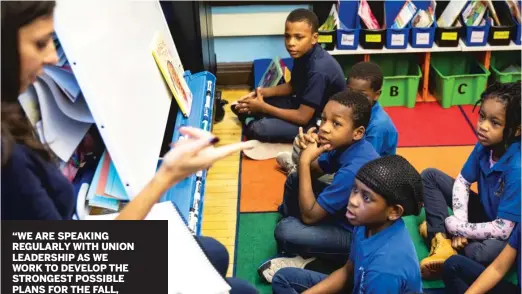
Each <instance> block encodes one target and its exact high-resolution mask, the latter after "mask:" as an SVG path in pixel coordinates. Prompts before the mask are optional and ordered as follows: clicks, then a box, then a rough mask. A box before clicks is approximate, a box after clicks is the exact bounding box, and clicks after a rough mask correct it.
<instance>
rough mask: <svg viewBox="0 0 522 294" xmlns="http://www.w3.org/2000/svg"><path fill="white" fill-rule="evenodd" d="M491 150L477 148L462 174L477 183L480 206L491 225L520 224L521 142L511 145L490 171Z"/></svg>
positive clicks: (479, 146)
mask: <svg viewBox="0 0 522 294" xmlns="http://www.w3.org/2000/svg"><path fill="white" fill-rule="evenodd" d="M489 158H490V149H489V148H484V147H483V146H482V145H480V143H477V145H475V149H473V152H471V155H470V156H469V158H468V160H467V161H466V164H464V167H463V168H462V171H461V174H462V176H463V177H464V179H466V181H468V182H469V183H474V182H477V181H478V192H479V196H480V202H481V203H482V206H483V207H484V211H485V212H486V215H487V217H488V219H489V220H490V221H493V220H495V219H496V218H503V219H507V220H510V221H514V222H519V221H520V191H521V190H520V142H515V143H512V144H511V145H510V146H509V147H508V149H507V151H506V153H504V155H502V156H501V157H500V159H499V161H498V162H497V163H495V164H494V165H493V167H491V168H490V162H489Z"/></svg>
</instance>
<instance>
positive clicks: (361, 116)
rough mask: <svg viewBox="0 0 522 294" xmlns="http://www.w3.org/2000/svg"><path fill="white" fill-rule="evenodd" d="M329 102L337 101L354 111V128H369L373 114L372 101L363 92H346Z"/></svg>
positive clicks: (340, 93) (333, 97)
mask: <svg viewBox="0 0 522 294" xmlns="http://www.w3.org/2000/svg"><path fill="white" fill-rule="evenodd" d="M329 101H336V102H338V103H340V104H342V105H344V106H346V107H349V108H351V109H352V120H353V127H354V128H358V127H360V126H363V127H364V128H365V129H367V128H368V124H369V123H370V116H371V113H372V106H371V104H370V101H369V100H368V98H367V97H366V95H364V94H363V93H362V92H359V91H355V90H351V89H348V90H344V91H342V92H339V93H337V94H335V95H333V96H332V97H331V98H330V100H329Z"/></svg>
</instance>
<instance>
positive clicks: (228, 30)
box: [212, 4, 309, 63]
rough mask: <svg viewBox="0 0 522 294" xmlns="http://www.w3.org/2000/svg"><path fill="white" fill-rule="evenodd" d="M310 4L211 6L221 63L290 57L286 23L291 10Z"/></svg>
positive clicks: (216, 47)
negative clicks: (286, 44) (285, 43)
mask: <svg viewBox="0 0 522 294" xmlns="http://www.w3.org/2000/svg"><path fill="white" fill-rule="evenodd" d="M297 8H309V6H308V5H296V4H293V5H245V6H221V7H212V30H213V34H214V50H215V52H216V58H217V62H218V63H223V62H249V61H252V60H254V59H258V58H273V57H275V56H279V57H282V58H286V57H289V55H288V53H287V52H286V49H285V45H284V37H283V34H284V21H285V19H286V16H288V13H290V11H292V10H294V9H297Z"/></svg>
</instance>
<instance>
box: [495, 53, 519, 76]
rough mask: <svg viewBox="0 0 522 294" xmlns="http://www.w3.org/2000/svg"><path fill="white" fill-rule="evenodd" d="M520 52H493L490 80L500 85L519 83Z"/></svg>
mask: <svg viewBox="0 0 522 294" xmlns="http://www.w3.org/2000/svg"><path fill="white" fill-rule="evenodd" d="M520 64H521V63H520V52H519V51H516V52H493V54H491V62H490V65H491V80H492V81H495V82H500V83H512V82H517V81H520V80H521V78H522V72H521V70H520Z"/></svg>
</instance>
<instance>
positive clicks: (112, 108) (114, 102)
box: [55, 0, 176, 198]
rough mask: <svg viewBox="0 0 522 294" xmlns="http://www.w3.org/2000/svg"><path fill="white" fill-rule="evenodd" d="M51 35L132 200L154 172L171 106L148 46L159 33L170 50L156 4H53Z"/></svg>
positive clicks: (92, 1)
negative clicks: (74, 77) (55, 34)
mask: <svg viewBox="0 0 522 294" xmlns="http://www.w3.org/2000/svg"><path fill="white" fill-rule="evenodd" d="M55 29H56V33H57V35H58V38H59V39H60V42H61V44H62V46H63V48H64V51H65V54H66V55H67V58H68V60H69V62H70V64H71V67H72V69H73V72H74V74H75V76H76V79H77V80H78V83H79V85H80V87H81V89H82V92H83V94H84V96H85V100H86V101H87V104H88V106H89V109H90V110H91V113H92V115H93V117H94V120H95V122H96V124H97V126H98V129H99V130H100V133H101V136H102V138H103V140H104V142H105V145H106V146H107V149H108V151H109V153H110V154H111V157H112V160H113V161H114V164H115V166H116V169H117V171H118V174H119V176H120V178H121V181H122V183H123V184H124V186H125V189H126V191H127V193H128V195H129V197H131V198H132V197H134V196H135V195H136V194H137V193H138V192H139V191H140V190H141V189H142V188H143V187H144V186H145V185H146V184H147V183H148V181H149V180H150V179H151V178H152V176H153V175H154V173H155V171H156V168H157V163H158V156H159V153H160V149H161V144H162V141H163V136H164V132H165V125H166V122H167V118H168V113H169V109H170V104H171V102H173V99H172V97H171V95H170V94H169V90H168V88H167V87H166V85H165V82H164V81H163V77H162V75H161V73H160V71H159V69H158V67H157V65H156V63H155V61H154V58H153V56H152V51H151V48H150V46H151V44H152V40H153V37H154V35H155V33H157V32H160V33H161V34H162V35H163V36H164V37H165V40H166V42H167V44H168V46H169V48H170V50H171V51H173V52H176V50H175V47H174V46H175V45H174V42H173V40H172V37H171V35H170V31H169V28H168V26H167V23H166V21H165V17H164V15H163V12H162V10H161V7H160V4H159V2H158V1H119V0H117V1H114V0H110V1H99V0H90V1H70V0H58V1H57V5H56V10H55ZM174 103H175V102H174Z"/></svg>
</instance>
